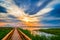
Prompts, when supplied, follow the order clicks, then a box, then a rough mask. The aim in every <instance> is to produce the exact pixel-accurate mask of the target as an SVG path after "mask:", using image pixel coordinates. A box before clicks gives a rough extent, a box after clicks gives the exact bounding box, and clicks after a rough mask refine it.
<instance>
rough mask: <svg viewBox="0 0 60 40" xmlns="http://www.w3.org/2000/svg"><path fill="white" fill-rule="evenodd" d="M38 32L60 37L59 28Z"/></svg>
mask: <svg viewBox="0 0 60 40" xmlns="http://www.w3.org/2000/svg"><path fill="white" fill-rule="evenodd" d="M39 31H42V32H46V33H50V34H54V35H59V36H60V28H50V29H40V30H39Z"/></svg>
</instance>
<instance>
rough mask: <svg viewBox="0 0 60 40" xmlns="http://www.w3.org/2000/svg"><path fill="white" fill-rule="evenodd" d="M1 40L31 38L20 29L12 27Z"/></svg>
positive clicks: (24, 39)
mask: <svg viewBox="0 0 60 40" xmlns="http://www.w3.org/2000/svg"><path fill="white" fill-rule="evenodd" d="M2 40H31V39H30V38H29V37H28V36H27V35H25V34H24V33H23V32H22V31H20V30H18V29H17V28H14V29H13V30H11V31H10V32H9V33H8V34H7V35H6V36H5V37H4V38H3V39H2Z"/></svg>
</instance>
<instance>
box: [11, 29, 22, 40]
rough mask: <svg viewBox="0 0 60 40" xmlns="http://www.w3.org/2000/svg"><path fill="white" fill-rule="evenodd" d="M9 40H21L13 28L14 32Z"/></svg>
mask: <svg viewBox="0 0 60 40" xmlns="http://www.w3.org/2000/svg"><path fill="white" fill-rule="evenodd" d="M11 40H22V39H21V37H20V35H19V33H18V31H17V29H16V28H15V31H14V33H13V35H12V37H11Z"/></svg>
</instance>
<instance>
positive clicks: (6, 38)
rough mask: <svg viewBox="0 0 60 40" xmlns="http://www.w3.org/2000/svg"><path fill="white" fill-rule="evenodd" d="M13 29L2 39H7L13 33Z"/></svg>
mask: <svg viewBox="0 0 60 40" xmlns="http://www.w3.org/2000/svg"><path fill="white" fill-rule="evenodd" d="M13 32H14V29H13V30H11V31H10V32H9V33H8V34H7V35H6V36H5V37H4V38H3V39H2V40H9V39H10V38H11V36H12V35H13Z"/></svg>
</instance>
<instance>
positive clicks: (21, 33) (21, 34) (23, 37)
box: [17, 29, 31, 40]
mask: <svg viewBox="0 0 60 40" xmlns="http://www.w3.org/2000/svg"><path fill="white" fill-rule="evenodd" d="M17 30H18V32H19V35H20V36H21V38H22V40H31V39H30V38H29V37H28V36H27V35H25V34H24V33H23V32H22V31H20V30H19V29H17Z"/></svg>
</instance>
